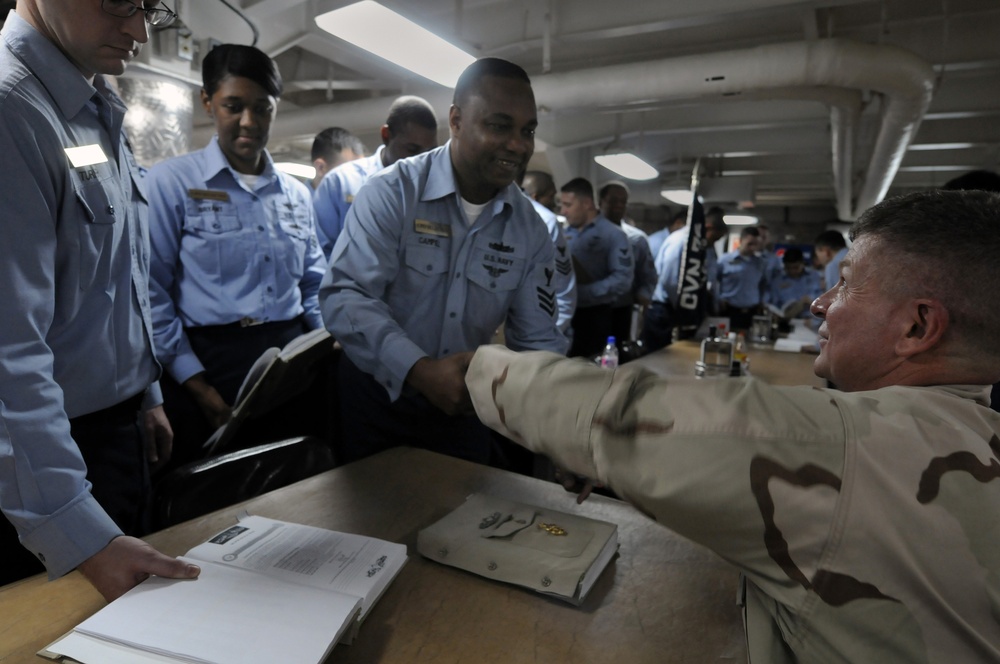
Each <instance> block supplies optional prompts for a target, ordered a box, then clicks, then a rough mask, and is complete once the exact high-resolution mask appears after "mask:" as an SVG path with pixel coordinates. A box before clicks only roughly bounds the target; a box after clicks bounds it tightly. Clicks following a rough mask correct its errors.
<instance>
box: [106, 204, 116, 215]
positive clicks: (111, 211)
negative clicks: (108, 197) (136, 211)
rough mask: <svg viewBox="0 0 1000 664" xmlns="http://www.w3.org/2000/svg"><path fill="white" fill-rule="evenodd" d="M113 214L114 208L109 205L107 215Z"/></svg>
mask: <svg viewBox="0 0 1000 664" xmlns="http://www.w3.org/2000/svg"><path fill="white" fill-rule="evenodd" d="M114 213H115V206H114V205H109V206H108V214H114Z"/></svg>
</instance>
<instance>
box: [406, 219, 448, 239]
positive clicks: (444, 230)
mask: <svg viewBox="0 0 1000 664" xmlns="http://www.w3.org/2000/svg"><path fill="white" fill-rule="evenodd" d="M413 230H414V231H416V232H417V233H420V234H421V235H437V236H438V237H451V226H450V225H448V224H439V223H437V222H436V221H427V220H426V219H414V220H413Z"/></svg>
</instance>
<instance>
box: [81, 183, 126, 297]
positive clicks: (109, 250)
mask: <svg viewBox="0 0 1000 664" xmlns="http://www.w3.org/2000/svg"><path fill="white" fill-rule="evenodd" d="M113 186H114V182H113V181H112V180H111V176H108V177H105V178H104V179H102V180H96V181H95V180H91V181H88V182H85V183H81V184H78V185H77V186H76V187H75V189H74V193H75V195H76V199H77V201H78V202H79V204H80V208H81V209H82V212H83V214H82V221H83V223H81V224H80V289H81V290H88V289H90V288H93V287H105V286H107V285H108V284H109V283H110V282H111V266H112V265H113V263H114V260H113V258H114V253H115V251H116V248H117V245H116V242H117V238H118V237H120V236H121V234H122V228H123V227H124V219H125V214H126V210H125V206H124V204H123V203H122V202H121V201H119V200H118V198H117V197H116V196H115V190H114V189H113V188H112V187H113ZM116 222H122V223H116Z"/></svg>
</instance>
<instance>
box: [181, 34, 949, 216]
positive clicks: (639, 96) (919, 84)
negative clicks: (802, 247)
mask: <svg viewBox="0 0 1000 664" xmlns="http://www.w3.org/2000/svg"><path fill="white" fill-rule="evenodd" d="M595 81H600V85H595V84H594V82H595ZM532 87H533V88H534V91H535V99H536V101H537V102H538V105H539V106H545V107H548V108H549V109H552V110H555V111H558V110H559V109H564V108H574V107H591V106H610V105H615V106H618V105H622V104H628V103H639V102H649V101H652V100H668V99H669V100H677V99H686V98H699V97H723V96H730V95H743V94H746V95H747V96H752V97H754V98H768V97H769V96H770V97H772V98H788V97H790V96H793V93H790V92H789V89H790V88H793V89H800V90H801V95H797V96H798V98H803V99H815V98H816V96H817V94H819V93H818V92H817V88H842V89H845V90H846V91H851V92H849V94H847V95H846V96H845V95H844V94H842V93H837V92H836V91H833V90H828V91H827V92H826V94H828V95H829V94H832V95H834V96H835V97H837V98H838V101H834V102H832V103H831V102H829V101H827V102H826V103H831V106H832V110H831V123H832V126H833V131H832V141H833V143H832V151H833V172H834V182H835V191H836V195H837V211H838V215H839V216H840V217H841V218H842V219H843V220H845V221H849V220H853V219H855V218H857V216H858V214H860V213H861V212H863V211H864V210H865V209H867V208H868V207H870V206H872V205H874V204H875V203H877V202H878V201H880V200H881V199H882V198H883V197H884V196H885V193H886V191H887V190H888V188H889V185H890V184H891V183H892V180H893V178H894V177H895V175H896V171H897V170H898V169H899V164H900V162H901V161H902V158H903V155H904V153H905V151H906V147H907V145H909V143H910V141H911V140H912V139H913V136H914V135H915V134H916V131H917V127H918V126H919V124H920V121H921V119H922V118H923V116H924V114H925V113H926V111H927V107H928V106H929V105H930V102H931V96H932V94H933V87H934V72H933V69H932V68H931V66H930V65H929V64H928V63H926V62H924V61H923V60H921V59H920V58H919V57H917V56H916V55H914V54H913V53H911V52H909V51H906V50H903V49H901V48H898V47H895V46H885V45H875V44H865V43H861V42H855V41H848V40H841V39H824V40H818V41H809V42H795V43H789V44H774V45H768V46H759V47H755V48H751V49H744V50H739V51H727V52H722V53H707V54H701V55H692V56H685V57H681V58H671V59H668V60H659V61H654V62H638V63H629V64H622V65H612V66H608V67H599V68H595V69H587V70H577V71H572V72H566V73H560V74H542V75H539V76H536V77H534V78H533V79H532ZM867 90H870V91H873V92H876V93H879V94H881V95H883V97H884V103H883V108H882V117H881V123H880V127H879V131H878V136H877V138H876V140H875V144H874V148H873V150H872V154H871V157H870V159H869V161H868V166H867V168H865V169H863V173H864V176H863V180H862V183H861V186H860V190H859V191H860V193H859V194H858V196H857V199H856V200H852V198H853V191H854V187H853V182H852V180H853V178H852V173H853V171H854V155H853V149H854V145H855V141H856V128H857V125H858V121H859V118H860V92H861V91H867ZM416 94H421V95H422V96H424V97H425V98H426V99H427V100H428V101H429V102H430V103H431V105H432V106H433V107H434V108H436V109H438V110H439V111H443V110H444V109H447V108H448V105H449V104H450V102H451V91H450V90H447V91H442V90H441V89H440V88H436V89H432V90H430V91H424V92H420V91H417V92H416ZM389 103H390V102H389V101H388V100H385V99H373V100H365V101H360V102H346V103H343V104H332V105H327V106H317V107H312V108H308V109H303V110H300V111H292V112H289V113H279V114H278V120H277V122H276V123H275V127H274V129H273V130H272V138H282V137H285V138H287V137H291V136H297V135H303V134H310V133H315V132H316V131H318V130H319V129H320V128H322V127H326V126H330V125H339V126H342V127H346V128H348V129H353V130H370V129H373V128H375V127H378V126H379V125H381V124H382V123H383V122H384V121H385V115H386V113H387V111H388V104H389ZM441 119H443V118H441ZM211 133H212V128H211V127H206V128H200V129H197V130H196V131H195V133H194V140H193V144H194V145H202V144H204V143H206V142H207V141H208V139H209V138H210V137H211ZM279 133H280V136H279Z"/></svg>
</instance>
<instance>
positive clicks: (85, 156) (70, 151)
mask: <svg viewBox="0 0 1000 664" xmlns="http://www.w3.org/2000/svg"><path fill="white" fill-rule="evenodd" d="M64 151H65V152H66V156H67V157H68V158H69V163H71V164H73V168H86V167H87V166H93V165H95V164H105V163H107V161H108V157H107V155H105V154H104V150H102V149H101V146H100V145H98V144H97V143H94V144H93V145H81V146H80V147H76V148H64Z"/></svg>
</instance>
